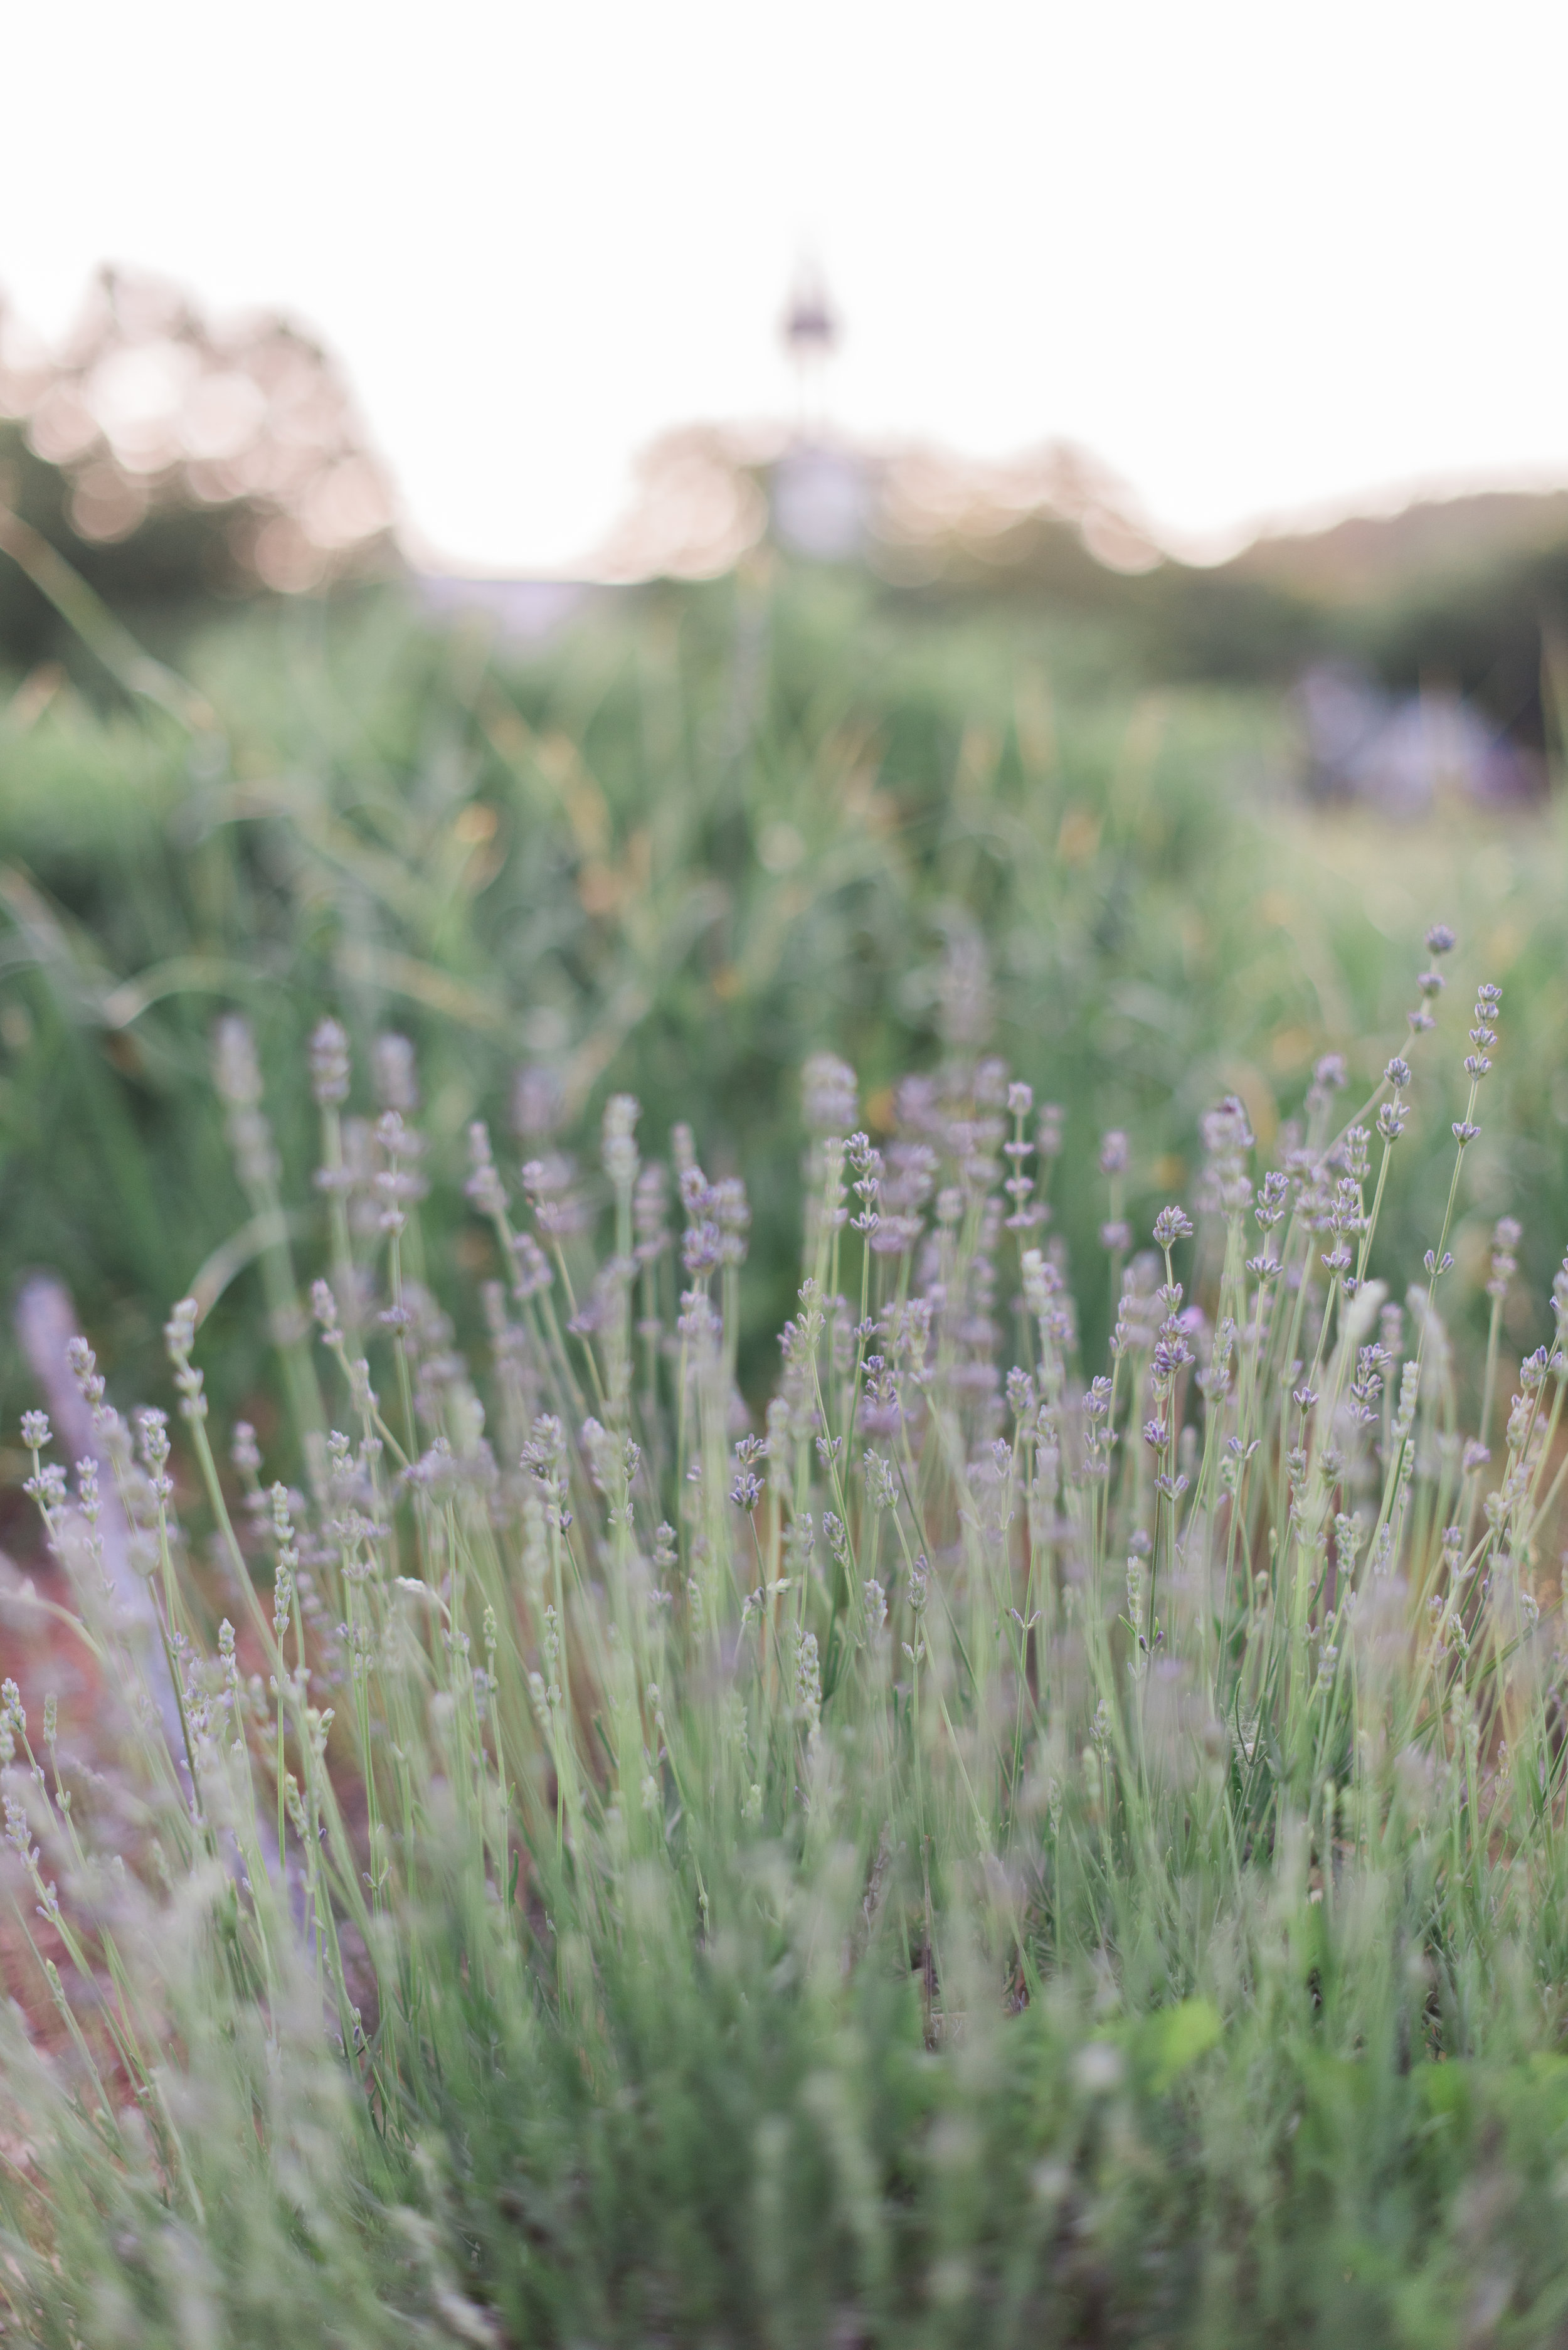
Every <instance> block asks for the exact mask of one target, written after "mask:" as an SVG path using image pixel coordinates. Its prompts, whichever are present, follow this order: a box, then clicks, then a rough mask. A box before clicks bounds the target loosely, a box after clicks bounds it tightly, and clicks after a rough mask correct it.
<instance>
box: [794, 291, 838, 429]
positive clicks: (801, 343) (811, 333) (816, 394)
mask: <svg viewBox="0 0 1568 2350" xmlns="http://www.w3.org/2000/svg"><path fill="white" fill-rule="evenodd" d="M840 332H841V328H840V324H839V318H838V313H837V312H836V309H835V308H834V307H833V304H832V301H831V300H830V299H829V296H828V292H827V286H826V281H825V279H824V277H823V275H822V272H821V270H820V268H819V267H818V266H817V265H816V263H815V260H811V259H807V260H805V261H803V262H802V263H801V265H800V267H799V268H798V269H797V270H796V272H795V277H794V286H793V287H792V288H791V291H790V297H789V302H788V306H787V307H786V308H785V311H784V320H783V333H784V348H785V349H786V350H787V351H788V353H789V355H790V358H791V359H793V360H794V366H795V374H796V380H797V383H798V386H799V391H800V423H801V428H802V430H803V431H806V432H810V431H812V430H813V429H814V428H815V427H817V426H818V425H819V424H820V421H821V416H820V411H821V404H822V378H823V372H824V369H826V364H827V362H828V360H829V359H831V358H832V357H833V354H834V351H835V350H836V348H837V345H838V339H839V335H840Z"/></svg>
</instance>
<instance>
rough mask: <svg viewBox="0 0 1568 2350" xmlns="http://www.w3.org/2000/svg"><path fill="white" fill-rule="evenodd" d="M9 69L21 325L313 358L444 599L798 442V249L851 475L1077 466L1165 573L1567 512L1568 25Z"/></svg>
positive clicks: (421, 49)
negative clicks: (103, 305) (328, 348)
mask: <svg viewBox="0 0 1568 2350" xmlns="http://www.w3.org/2000/svg"><path fill="white" fill-rule="evenodd" d="M4 52H5V85H6V90H5V98H6V102H5V115H4V125H3V128H0V288H4V289H5V292H6V293H7V294H8V295H9V296H10V298H11V300H12V302H13V304H14V306H15V307H16V310H17V312H18V313H19V314H20V315H21V316H22V317H24V318H26V320H27V321H28V322H29V323H31V324H32V325H34V326H36V327H37V328H40V329H42V330H43V331H44V332H45V333H47V334H55V333H57V332H58V331H60V330H61V329H62V328H63V327H64V326H65V324H66V323H67V320H68V318H69V317H70V315H71V312H72V310H73V309H74V307H75V306H76V304H77V302H78V298H79V296H80V293H81V290H82V288H83V286H84V284H85V282H86V280H87V278H88V275H89V273H90V272H91V270H92V269H93V267H94V266H95V265H97V264H98V263H99V261H100V260H105V259H109V260H115V261H118V262H120V263H123V264H126V265H134V266H137V267H140V268H146V269H151V270H155V271H158V272H161V273H163V274H166V275H168V276H172V277H174V278H176V279H178V280H179V281H181V282H182V284H184V285H186V286H189V287H190V288H191V289H192V292H193V293H194V294H195V295H196V296H198V298H199V299H201V300H202V302H203V303H204V304H205V305H206V306H207V307H210V308H212V309H215V310H219V311H222V310H224V309H228V308H234V307H243V306H250V305H254V304H265V305H276V306H282V307H286V308H288V309H289V310H291V311H293V312H295V313H296V314H297V315H298V316H299V317H302V318H303V319H304V321H305V322H306V323H307V324H308V325H309V326H311V327H312V328H315V330H316V331H317V332H318V333H319V334H320V335H321V336H322V337H323V338H325V339H326V340H327V342H328V343H329V344H331V345H332V346H333V348H335V349H336V350H337V353H338V354H339V356H340V357H341V358H342V359H343V360H344V362H345V363H346V365H347V367H348V371H349V374H350V376H351V378H352V380H353V382H354V385H355V387H356V390H357V391H358V398H359V400H360V403H361V405H362V408H363V410H364V411H365V413H366V415H367V417H368V419H369V425H370V428H371V431H372V433H373V435H374V438H375V440H376V442H377V443H378V445H379V448H380V449H381V451H382V452H383V453H384V454H385V456H386V457H387V458H388V459H389V462H390V463H391V466H392V468H393V470H394V472H395V473H396V476H397V478H398V481H399V483H400V488H401V493H402V495H403V499H404V502H405V506H406V511H407V515H408V522H409V531H410V540H411V543H412V544H413V545H414V546H416V547H418V548H420V549H421V550H423V551H424V552H426V553H428V554H434V555H435V556H439V557H440V558H441V559H443V560H445V561H446V562H448V563H450V564H452V566H454V567H485V568H495V569H502V570H508V569H518V570H547V569H550V568H553V567H566V566H570V565H572V564H573V563H575V562H578V561H581V560H582V559H583V558H584V557H585V556H587V554H588V553H589V552H590V550H591V549H592V547H593V546H594V545H595V544H596V542H597V541H598V540H599V539H600V538H601V537H602V536H604V535H605V533H606V532H607V528H608V526H609V525H610V524H611V522H612V521H613V519H614V518H615V516H616V515H617V514H618V512H619V511H621V510H622V508H623V507H624V505H625V504H626V502H627V499H628V492H629V484H630V481H631V467H632V463H633V460H634V458H635V455H636V452H637V451H638V450H639V448H641V447H643V446H645V445H646V444H647V442H649V440H650V439H651V438H652V437H653V436H654V435H655V434H656V433H658V432H660V431H661V430H663V429H664V428H666V427H667V426H670V425H671V424H676V423H682V422H687V421H691V420H692V419H694V418H724V419H728V418H732V417H744V418H756V417H759V416H768V415H777V414H781V413H787V412H788V411H789V410H790V408H791V406H792V403H793V398H794V390H793V382H792V378H791V374H790V371H789V369H788V367H787V366H786V363H785V361H784V356H783V354H782V351H781V349H780V345H779V338H778V319H779V314H780V311H781V308H782V306H783V302H784V294H785V291H786V288H787V286H788V283H789V280H790V278H791V276H792V275H793V272H794V265H795V263H796V261H797V258H798V256H799V255H801V254H802V252H803V251H804V250H806V249H811V250H814V251H815V253H816V254H817V255H819V256H820V258H821V260H822V262H823V265H824V266H825V268H826V274H827V278H828V282H829V285H830V286H831V288H832V290H833V293H834V296H835V297H836V302H837V305H838V307H839V308H840V310H841V311H842V313H843V315H844V317H845V319H846V326H847V334H846V341H845V345H844V348H843V350H842V353H841V355H840V356H839V358H838V359H836V361H835V362H834V366H833V369H832V372H831V375H830V378H829V389H828V406H829V409H830V411H831V413H832V415H833V417H834V419H835V421H836V422H837V423H838V424H840V425H841V426H842V427H843V428H844V429H846V431H849V432H854V433H857V434H861V435H865V436H867V437H873V438H877V439H884V438H894V439H905V438H910V437H914V438H919V439H926V440H930V441H934V442H940V443H941V444H943V445H945V446H947V447H950V448H951V449H953V450H955V451H956V452H961V453H962V454H966V455H971V456H977V457H991V456H1003V455H1008V454H1011V453H1013V452H1018V451H1020V450H1022V449H1025V448H1027V447H1029V446H1031V445H1034V444H1038V443H1039V442H1042V441H1044V440H1047V439H1050V438H1054V437H1057V436H1066V437H1069V438H1072V439H1075V440H1078V441H1081V442H1084V443H1085V444H1086V445H1087V446H1088V447H1090V448H1091V449H1093V450H1094V451H1096V452H1097V453H1098V454H1099V455H1101V456H1102V457H1104V458H1105V459H1106V461H1107V462H1108V463H1110V464H1112V465H1113V466H1114V467H1116V470H1117V471H1118V472H1120V473H1122V474H1123V475H1124V476H1125V477H1126V478H1127V480H1128V481H1129V482H1130V483H1131V484H1132V485H1133V486H1134V488H1135V489H1136V490H1137V493H1138V494H1140V496H1141V498H1142V500H1143V502H1144V504H1145V505H1146V507H1147V511H1148V512H1149V513H1150V515H1152V516H1153V517H1154V519H1155V521H1156V523H1157V525H1163V526H1164V527H1165V528H1166V529H1167V530H1168V532H1172V533H1175V534H1178V535H1179V536H1186V537H1188V538H1191V537H1194V536H1196V537H1210V538H1212V537H1214V536H1216V535H1220V534H1224V533H1227V532H1231V531H1232V530H1234V529H1235V527H1236V526H1237V525H1241V524H1242V523H1244V522H1247V521H1249V520H1251V519H1253V518H1256V517H1259V516H1262V515H1271V514H1279V513H1282V512H1289V511H1292V510H1294V509H1297V508H1301V507H1303V506H1311V505H1317V504H1324V503H1328V504H1334V503H1336V502H1339V503H1344V504H1354V503H1359V502H1362V501H1363V500H1365V499H1366V496H1367V495H1368V494H1370V493H1374V492H1376V491H1378V490H1380V489H1384V488H1386V485H1388V484H1391V483H1407V482H1411V481H1414V480H1418V479H1432V478H1442V479H1465V478H1474V477H1477V476H1488V475H1500V474H1501V475H1505V476H1508V477H1513V478H1532V479H1536V478H1538V479H1542V480H1561V481H1568V303H1565V301H1564V298H1563V282H1562V281H1563V244H1564V230H1563V217H1564V203H1563V164H1562V157H1563V149H1564V136H1565V134H1564V130H1563V119H1564V107H1565V104H1568V98H1565V93H1568V7H1564V6H1563V5H1562V0H1490V5H1488V6H1486V7H1484V8H1483V7H1482V6H1480V5H1479V0H1469V5H1465V6H1457V5H1451V4H1450V0H1424V5H1407V0H1351V5H1346V0H1314V5H1302V0H1186V5H1181V0H1119V5H1117V4H1116V0H949V5H945V6H933V5H928V0H787V5H786V0H660V5H653V0H551V5H542V0H440V5H437V0H419V5H411V0H376V5H368V0H266V5H263V6H253V7H244V8H242V7H237V6H232V5H230V6H224V5H213V0H136V5H125V0H73V5H70V6H68V7H66V6H58V5H57V6H53V7H51V6H47V5H30V6H26V7H24V6H22V5H12V6H11V7H10V8H8V9H6V10H5V38H4Z"/></svg>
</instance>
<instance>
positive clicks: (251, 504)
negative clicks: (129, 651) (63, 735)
mask: <svg viewBox="0 0 1568 2350" xmlns="http://www.w3.org/2000/svg"><path fill="white" fill-rule="evenodd" d="M0 508H4V509H5V512H6V513H8V514H9V515H12V516H14V517H16V519H17V520H18V521H20V522H21V523H22V524H24V525H27V526H28V528H29V529H30V530H31V531H33V532H36V534H38V536H40V537H42V538H43V539H44V540H46V541H47V544H48V545H49V546H52V547H53V548H54V549H55V550H56V552H57V553H58V554H60V555H63V556H65V557H66V559H67V561H68V562H69V564H70V565H71V567H73V569H74V570H76V571H77V572H78V574H79V575H80V577H82V578H83V579H84V580H85V581H86V582H87V583H88V586H89V587H92V588H93V589H94V590H96V592H97V593H98V595H99V597H101V598H102V599H103V600H104V602H105V603H106V604H108V605H109V608H111V609H112V610H116V611H119V612H128V611H130V609H132V608H134V610H135V613H136V616H137V619H138V621H139V624H143V625H144V624H145V622H146V620H147V619H148V617H149V614H150V613H155V612H156V611H158V610H159V609H166V610H169V611H171V612H177V613H182V614H188V613H189V611H190V610H191V608H192V606H196V605H199V604H201V603H202V602H204V601H206V600H207V599H209V598H236V597H241V598H243V597H246V596H252V595H256V594H262V593H290V592H297V591H299V590H301V589H307V588H315V587H322V586H325V585H327V584H329V583H331V582H333V581H336V580H339V579H343V578H347V577H365V576H367V575H372V576H373V575H377V574H385V573H386V572H388V571H389V570H390V569H392V568H394V567H395V562H396V558H395V556H394V553H393V546H392V539H391V524H392V519H393V513H394V500H393V494H392V489H391V484H390V481H389V476H388V474H387V472H386V469H385V467H384V466H383V465H382V464H381V463H380V462H379V459H378V458H377V457H376V456H375V455H374V454H373V452H371V451H370V449H369V447H368V445H367V442H366V436H365V432H364V429H363V426H362V424H361V422H360V420H359V418H358V414H357V412H356V411H355V408H354V404H353V401H352V399H351V397H350V395H349V392H348V386H347V384H346V383H345V381H344V380H343V378H342V376H341V374H340V372H339V371H338V369H337V366H336V365H335V363H334V362H333V360H332V359H330V358H329V356H328V355H327V352H326V351H324V350H323V349H322V348H321V346H320V345H319V344H317V343H316V342H314V341H313V340H312V339H311V338H309V337H308V336H306V334H304V333H302V332H301V331H300V329H299V328H297V327H296V326H294V325H292V324H291V323H290V322H289V321H288V320H287V319H286V318H284V317H278V316H276V315H274V314H270V313H268V314H261V315H257V316H253V317H244V318H241V319H238V320H236V321H234V322H232V323H227V324H223V325H215V324H213V322H212V321H211V320H209V319H207V318H205V317H202V315H201V313H200V312H199V311H197V310H196V309H195V308H194V307H192V304H191V303H190V302H189V301H188V300H187V299H186V297H185V296H182V294H180V293H179V292H178V291H177V290H176V289H175V288H173V287H171V286H167V285H165V284H163V283H161V282H160V281H158V280H156V279H152V278H148V277H139V276H130V275H127V274H125V273H123V272H120V271H117V270H112V269H105V270H104V271H103V272H102V273H101V274H100V276H99V278H98V280H97V283H96V285H95V286H94V288H93V291H92V294H91V296H90V297H89V299H88V304H87V307H86V309H85V311H84V314H83V316H82V317H81V318H80V320H79V321H78V325H77V327H76V328H75V330H74V332H73V333H72V335H71V337H70V338H69V339H68V340H67V343H66V345H65V347H64V348H62V349H60V350H57V351H52V352H51V351H48V350H46V349H45V348H43V347H42V346H41V345H40V344H38V343H36V341H35V340H33V339H32V338H29V337H28V336H27V335H26V332H25V331H24V330H23V329H22V328H20V327H19V325H18V323H17V322H16V320H15V319H14V318H13V317H10V315H9V314H8V313H6V312H5V311H3V310H0ZM28 544H29V543H28V541H27V538H26V532H25V531H24V532H22V533H15V532H13V533H12V534H11V536H10V537H9V538H8V539H7V540H6V541H5V546H6V551H7V552H8V553H9V554H10V555H11V556H13V557H14V558H16V559H14V560H12V561H10V562H5V563H0V658H4V659H6V660H7V661H8V662H9V663H11V664H15V665H16V666H20V667H30V666H32V665H33V664H35V663H36V662H37V661H39V660H44V659H47V658H49V657H50V656H52V655H55V654H57V653H62V652H64V651H65V650H67V646H66V633H67V632H66V631H65V630H64V629H63V625H62V623H61V620H60V619H59V617H58V615H57V613H56V612H55V611H54V610H53V609H52V608H51V606H50V603H49V601H48V599H47V595H46V594H45V593H44V592H43V591H42V590H41V588H40V587H39V584H38V567H37V566H36V565H32V566H29V565H28V563H27V559H26V558H27V547H28ZM29 568H31V569H32V571H33V574H34V576H33V577H29V576H28V570H29Z"/></svg>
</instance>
